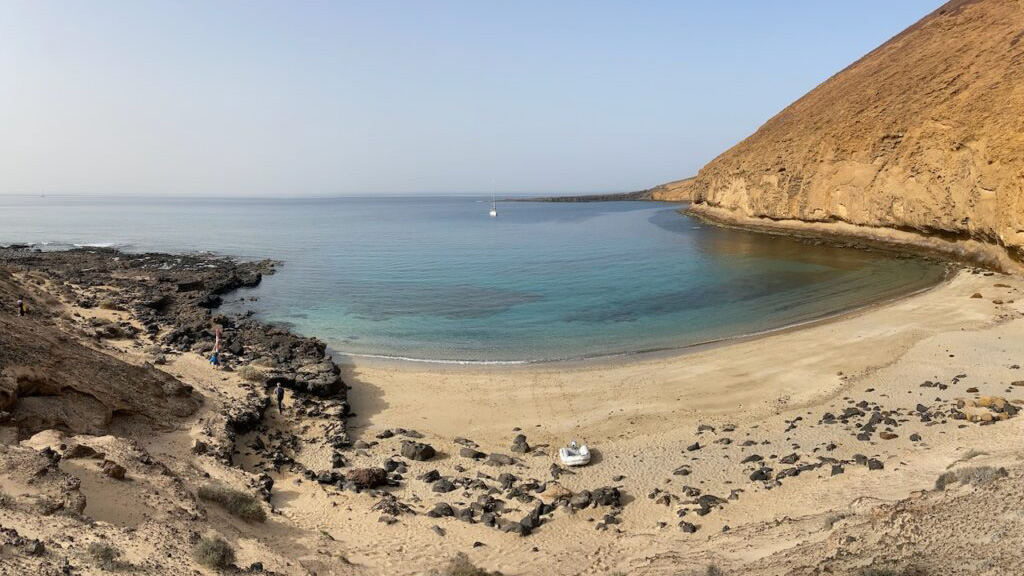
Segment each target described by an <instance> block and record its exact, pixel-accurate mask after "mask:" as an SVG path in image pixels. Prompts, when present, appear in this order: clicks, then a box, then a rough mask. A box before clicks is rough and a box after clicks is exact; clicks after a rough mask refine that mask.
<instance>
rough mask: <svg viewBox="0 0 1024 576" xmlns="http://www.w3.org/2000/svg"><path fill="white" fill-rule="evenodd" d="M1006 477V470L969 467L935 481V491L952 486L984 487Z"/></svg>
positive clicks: (954, 471)
mask: <svg viewBox="0 0 1024 576" xmlns="http://www.w3.org/2000/svg"><path fill="white" fill-rule="evenodd" d="M1005 476H1006V468H995V467H993V466H971V467H968V468H958V469H956V470H950V471H949V472H946V473H944V474H942V475H941V476H939V477H938V478H936V479H935V489H936V490H945V489H946V487H947V486H952V485H953V484H960V485H961V486H962V485H964V484H970V485H971V486H984V485H986V484H989V483H991V482H992V481H994V480H996V479H998V478H1004V477H1005Z"/></svg>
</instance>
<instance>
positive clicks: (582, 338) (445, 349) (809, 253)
mask: <svg viewBox="0 0 1024 576" xmlns="http://www.w3.org/2000/svg"><path fill="white" fill-rule="evenodd" d="M489 208H490V202H489V199H484V198H474V197H385V198H358V197H348V198H331V199H300V200H239V199H231V200H216V199H188V200H185V199H173V200H155V199H124V198H118V199H112V198H111V199H102V198H67V197H64V198H58V197H46V198H41V197H13V198H12V197H7V198H2V197H0V243H11V242H31V243H36V244H39V245H41V246H45V247H47V248H50V249H53V248H63V247H68V246H70V245H103V246H115V247H120V248H122V249H125V250H130V251H169V252H191V251H212V252H216V253H221V254H226V255H233V256H238V257H242V258H273V259H278V260H281V261H283V262H284V266H282V267H281V269H280V271H279V273H278V274H276V275H274V276H270V277H267V278H266V279H265V280H264V283H263V284H262V285H261V286H260V287H259V288H256V289H253V290H247V291H244V292H241V293H238V294H235V295H233V296H232V298H231V299H230V300H229V302H228V304H227V308H228V309H229V310H231V311H243V310H248V309H251V310H254V311H255V312H256V313H257V314H259V315H260V316H262V317H264V318H266V319H268V320H271V321H275V322H280V323H285V324H288V325H290V326H292V327H293V328H295V329H297V330H298V331H300V332H302V333H304V334H308V335H315V336H318V337H320V338H321V339H323V340H325V341H326V342H327V343H328V344H329V345H330V346H331V347H332V349H334V350H337V351H338V352H340V353H343V354H349V355H354V356H383V357H393V358H409V359H426V360H435V361H455V362H462V361H466V362H529V361H542V360H560V359H574V358H583V357H591V356H603V355H613V354H623V353H634V352H642V351H651V350H660V349H669V348H678V347H684V346H689V345H694V344H698V343H702V342H707V341H712V340H717V339H722V338H729V337H734V336H739V335H744V334H750V333H755V332H760V331H764V330H770V329H773V328H778V327H782V326H786V325H790V324H794V323H799V322H804V321H808V320H812V319H816V318H820V317H823V316H826V315H829V314H833V313H836V312H839V311H843V310H847V309H851V308H856V307H860V306H864V305H867V304H870V303H872V302H877V301H879V300H884V299H888V298H892V297H895V296H898V295H900V294H905V293H907V292H911V291H916V290H920V289H922V288H924V287H927V286H929V285H931V284H934V283H935V282H937V281H938V280H940V279H941V278H942V277H943V274H944V269H943V267H942V266H941V265H938V264H934V263H928V262H925V261H921V260H917V259H896V258H893V257H890V256H887V255H883V254H880V253H873V252H866V251H860V250H851V249H840V248H833V247H827V246H814V245H810V244H807V243H802V242H798V241H796V240H792V239H789V238H784V237H778V236H769V235H762V234H754V233H749V232H742V231H737V230H728V229H722V228H717V227H714V226H709V225H706V224H703V223H701V222H698V221H696V220H693V219H691V218H688V217H686V216H683V215H681V214H679V212H678V209H679V208H680V206H679V205H672V204H662V203H654V202H602V203H538V202H502V203H499V204H498V210H499V212H500V215H499V216H498V217H497V218H490V217H488V215H487V211H488V209H489ZM241 298H244V300H242V299H241Z"/></svg>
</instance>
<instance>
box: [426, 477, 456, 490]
mask: <svg viewBox="0 0 1024 576" xmlns="http://www.w3.org/2000/svg"><path fill="white" fill-rule="evenodd" d="M430 489H431V490H433V491H434V492H442V493H444V492H451V491H452V490H455V484H453V483H452V481H451V480H448V479H447V478H441V479H440V480H438V481H437V482H434V484H433V485H432V486H431V487H430Z"/></svg>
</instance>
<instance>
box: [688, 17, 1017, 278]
mask: <svg viewBox="0 0 1024 576" xmlns="http://www.w3.org/2000/svg"><path fill="white" fill-rule="evenodd" d="M692 188H693V201H694V206H693V211H694V212H695V213H696V214H698V215H703V216H707V217H710V218H712V219H718V220H725V221H729V222H732V223H736V224H741V225H752V226H762V227H782V228H791V229H798V228H801V227H804V226H805V223H811V224H806V227H809V228H812V229H816V230H818V231H824V232H827V231H828V229H829V228H830V227H832V228H834V229H835V230H837V231H841V232H842V233H844V234H848V235H862V236H885V237H886V238H889V239H892V240H895V241H899V242H917V241H919V242H921V243H924V244H927V245H928V247H930V248H933V249H936V250H943V251H946V252H957V253H959V254H960V255H962V256H970V257H974V258H975V259H982V260H985V261H986V262H987V263H989V264H992V265H996V266H999V267H1002V268H1017V269H1020V262H1021V261H1022V259H1024V0H954V1H952V2H948V3H947V4H945V5H944V6H942V7H941V8H939V9H938V10H936V11H935V12H933V13H932V14H929V15H928V16H926V17H925V18H924V19H922V20H921V21H920V22H918V23H917V24H914V25H913V26H911V27H910V28H908V29H907V30H905V31H903V32H902V33H900V34H899V35H898V36H896V37H894V38H893V39H891V40H890V41H888V42H887V43H885V44H883V45H882V46H881V47H879V48H877V49H875V50H874V51H872V52H871V53H869V54H868V55H866V56H865V57H863V58H862V59H861V60H859V61H857V62H855V63H854V64H852V65H851V66H849V67H848V68H846V69H845V70H843V71H841V72H840V73H838V74H836V75H835V76H833V77H832V78H830V79H829V80H827V81H826V82H824V83H823V84H821V85H820V86H818V87H817V88H815V89H814V90H813V91H811V92H810V93H808V94H807V95H806V96H804V97H803V98H801V99H800V100H798V101H796V102H795V103H793V104H792V105H790V106H789V107H788V108H786V109H785V110H783V111H782V112H780V113H779V114H778V115H777V116H775V117H774V118H772V119H771V120H769V121H768V122H767V123H765V124H764V126H762V127H761V128H760V129H759V130H758V131H757V132H756V133H755V134H753V135H752V136H750V137H749V138H747V139H746V140H744V141H742V142H740V143H739V144H737V145H736V146H734V147H733V148H732V149H730V150H728V151H726V152H725V153H724V154H722V155H721V156H719V157H718V158H716V159H715V160H713V161H712V162H711V163H709V164H708V165H707V166H705V167H704V168H703V169H702V170H701V171H700V173H699V174H698V175H697V177H696V179H695V180H694V181H693V184H692ZM890 232H891V234H890ZM886 234H889V235H888V236H886Z"/></svg>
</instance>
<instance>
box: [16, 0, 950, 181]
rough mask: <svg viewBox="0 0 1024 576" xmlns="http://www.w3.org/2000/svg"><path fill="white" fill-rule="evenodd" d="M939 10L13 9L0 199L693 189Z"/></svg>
mask: <svg viewBox="0 0 1024 576" xmlns="http://www.w3.org/2000/svg"><path fill="white" fill-rule="evenodd" d="M940 4H941V0H899V1H897V2H894V1H893V0H859V1H857V2H832V1H824V0H785V1H778V2H765V1H764V0H731V1H726V0H693V1H684V0H677V1H674V2H670V1H664V2H662V1H640V0H635V1H627V0H623V1H617V2H612V1H601V0H585V1H584V0H580V1H556V0H544V1H536V2H533V1H524V0H515V1H513V0H507V1H504V2H497V1H486V0H465V1H428V0H407V1H405V2H392V1H380V0H373V1H370V0H366V1H359V2H342V1H336V2H300V1H291V0H289V1H277V2H254V1H248V0H247V1H237V2H227V1H224V2H218V1H209V0H204V1H201V2H149V1H140V0H128V1H123V2H121V1H108V0H101V1H96V2H83V1H78V0H74V1H67V2H54V1H46V0H25V1H19V0H3V1H2V2H0V194H15V193H32V194H38V193H51V194H57V193H90V194H150V195H156V194H166V195H216V196H225V195H243V196H244V195H250V196H255V195H277V196H291V195H335V194H348V193H378V192H415V191H433V192H438V191H441V192H467V191H490V190H492V189H493V190H494V191H496V192H498V193H502V192H590V191H619V190H634V189H639V188H646V187H649V186H652V185H655V184H658V183H661V182H664V181H667V180H673V179H677V178H681V177H685V176H689V175H691V174H693V173H694V172H695V171H696V170H697V169H698V168H700V167H701V166H702V165H703V164H705V163H706V162H707V161H708V160H710V159H712V158H713V157H715V156H716V155H717V154H719V153H720V152H722V151H723V150H725V149H726V148H728V147H729V146H731V145H732V144H734V143H735V142H737V141H739V140H740V139H742V138H743V137H745V136H746V135H748V134H750V133H751V132H753V131H754V130H755V129H756V128H757V126H758V125H760V124H761V123H763V122H764V121H765V120H767V119H768V118H770V117H771V116H772V115H773V114H775V113H776V112H777V111H778V110H780V109H781V108H782V107H784V106H785V105H787V104H789V103H790V102H791V101H793V100H795V99H796V98H798V97H799V96H801V95H802V94H804V93H805V92H807V91H808V90H810V89H811V88H813V87H814V86H815V85H817V84H818V83H820V82H821V81H823V80H825V79H826V78H827V77H828V76H830V75H831V74H833V73H835V72H837V71H838V70H840V69H841V68H843V67H845V66H846V65H847V64H849V63H850V62H852V61H853V60H855V59H857V58H858V57H860V56H861V55H863V54H864V53H866V52H867V51H869V50H871V49H872V48H874V47H875V46H877V45H878V44H880V43H882V42H884V41H885V40H887V39H888V38H890V37H891V36H893V35H894V34H896V33H898V32H899V31H900V30H902V29H903V28H905V27H906V26H908V25H910V24H912V23H913V22H914V21H916V20H917V19H919V18H920V17H922V16H924V15H925V14H926V13H928V12H930V11H931V10H933V9H935V8H936V7H937V6H938V5H940Z"/></svg>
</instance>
